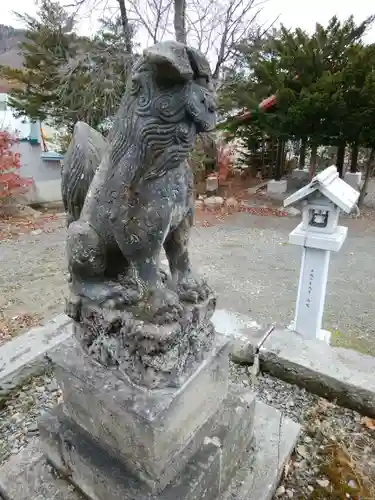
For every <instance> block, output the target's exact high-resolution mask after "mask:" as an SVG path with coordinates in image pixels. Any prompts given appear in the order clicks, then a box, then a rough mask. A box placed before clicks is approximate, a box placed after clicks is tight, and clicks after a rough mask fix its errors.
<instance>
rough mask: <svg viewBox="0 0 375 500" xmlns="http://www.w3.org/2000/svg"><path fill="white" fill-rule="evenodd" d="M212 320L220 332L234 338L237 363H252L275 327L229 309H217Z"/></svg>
mask: <svg viewBox="0 0 375 500" xmlns="http://www.w3.org/2000/svg"><path fill="white" fill-rule="evenodd" d="M211 321H212V322H213V324H214V326H215V330H216V331H217V332H218V333H221V334H222V335H226V336H228V337H230V338H231V339H232V351H231V358H232V361H234V362H235V363H249V362H251V363H252V362H253V360H254V356H255V355H256V354H257V353H258V351H259V347H260V346H261V345H262V344H263V342H264V340H265V339H266V338H267V336H268V335H269V334H270V332H271V331H272V329H273V326H271V325H268V326H264V325H260V324H259V323H257V322H256V321H254V320H253V319H251V318H250V317H249V316H245V315H244V314H239V313H237V312H234V311H229V310H228V309H216V311H215V313H214V315H213V316H212V319H211Z"/></svg>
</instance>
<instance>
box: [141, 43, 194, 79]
mask: <svg viewBox="0 0 375 500" xmlns="http://www.w3.org/2000/svg"><path fill="white" fill-rule="evenodd" d="M143 56H144V58H145V59H146V61H147V62H149V63H151V64H153V65H154V66H155V68H156V70H157V73H158V76H160V77H161V78H165V79H167V80H173V79H174V80H183V81H188V80H192V79H193V77H194V70H193V68H192V66H191V62H190V57H189V54H188V51H187V48H186V45H184V44H183V43H179V42H175V41H170V42H160V43H157V44H156V45H153V46H152V47H149V48H147V49H145V50H144V51H143Z"/></svg>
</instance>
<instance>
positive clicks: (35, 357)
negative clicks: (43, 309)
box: [0, 314, 72, 397]
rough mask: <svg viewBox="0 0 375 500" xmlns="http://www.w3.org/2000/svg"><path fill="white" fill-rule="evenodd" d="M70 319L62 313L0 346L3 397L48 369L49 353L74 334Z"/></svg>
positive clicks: (0, 377)
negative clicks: (47, 355) (47, 357)
mask: <svg viewBox="0 0 375 500" xmlns="http://www.w3.org/2000/svg"><path fill="white" fill-rule="evenodd" d="M70 323H71V320H70V318H68V316H66V315H65V314H59V315H58V316H56V317H55V318H54V319H52V320H51V321H49V322H48V323H46V324H45V325H43V326H40V327H36V328H32V329H31V330H29V331H28V332H26V333H24V334H22V335H19V336H18V337H16V338H14V339H13V340H10V341H9V342H6V343H5V344H3V345H2V346H1V347H0V397H1V396H4V395H6V394H8V393H9V392H11V391H12V390H14V389H16V388H17V387H19V386H20V385H22V383H23V382H25V381H26V380H28V379H29V378H30V377H32V376H35V375H39V374H40V373H43V371H44V370H45V367H46V364H47V360H46V358H45V355H46V353H47V352H48V351H49V350H50V349H52V348H54V347H55V346H57V345H59V344H61V343H62V342H65V340H67V339H68V338H69V337H71V335H72V328H71V324H70Z"/></svg>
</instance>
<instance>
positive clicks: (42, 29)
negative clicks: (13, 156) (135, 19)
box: [0, 0, 130, 130]
mask: <svg viewBox="0 0 375 500" xmlns="http://www.w3.org/2000/svg"><path fill="white" fill-rule="evenodd" d="M20 17H22V19H23V20H24V22H25V23H26V26H27V30H26V36H25V41H24V42H23V43H22V44H21V51H22V53H23V56H24V64H23V68H22V69H21V70H15V69H13V68H9V67H2V68H0V72H1V74H2V76H3V77H5V78H7V79H8V80H10V81H13V82H14V83H16V84H17V85H16V86H15V87H14V89H13V90H12V91H11V92H10V105H11V106H12V107H13V108H14V109H15V110H16V112H17V113H18V114H19V115H24V116H29V117H30V118H34V119H36V118H39V119H41V120H45V119H48V120H49V121H50V122H51V123H52V124H54V125H55V126H57V127H61V126H63V127H66V128H67V129H68V130H72V128H73V126H74V123H75V122H76V121H77V120H83V121H85V122H87V123H88V124H89V125H91V126H92V127H94V128H101V129H105V128H106V120H107V119H108V118H110V117H111V115H112V114H113V113H114V111H115V110H116V109H117V106H118V104H119V101H120V99H121V95H122V94H123V92H124V89H125V84H126V78H127V70H128V68H129V59H130V56H129V54H128V53H127V49H126V47H127V44H128V40H125V39H124V36H123V27H122V24H121V21H120V19H116V20H115V21H114V22H110V21H107V20H103V21H102V27H101V29H100V30H99V32H98V33H95V34H94V35H93V36H92V37H91V38H88V37H82V36H79V35H77V33H76V32H75V30H74V19H73V18H72V16H71V15H69V14H68V13H67V12H66V11H65V10H64V8H63V7H61V6H60V4H59V3H58V2H56V1H54V0H42V3H41V5H40V8H39V11H38V13H37V16H36V17H32V16H20Z"/></svg>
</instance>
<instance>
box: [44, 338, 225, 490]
mask: <svg viewBox="0 0 375 500" xmlns="http://www.w3.org/2000/svg"><path fill="white" fill-rule="evenodd" d="M229 350H230V340H229V339H228V337H225V336H222V335H217V336H216V339H215V343H214V346H213V348H212V350H211V352H210V354H209V355H208V357H207V358H206V359H205V361H204V362H202V363H201V365H200V367H199V369H198V370H197V371H196V372H195V373H194V375H193V376H191V377H190V378H189V379H188V381H187V382H186V383H185V384H184V385H182V386H181V387H179V388H166V389H159V390H153V391H148V390H146V389H143V388H139V387H137V386H134V385H133V384H131V383H126V382H125V381H124V380H121V379H119V378H118V377H117V376H116V371H115V370H111V369H108V368H104V367H103V366H102V365H100V364H98V363H97V362H95V361H94V360H92V358H90V357H89V356H88V355H87V354H86V353H85V352H84V351H83V350H82V348H81V346H80V345H79V344H78V343H77V341H76V339H75V338H72V339H70V340H69V341H68V342H65V343H64V345H63V346H61V348H57V349H56V350H54V351H52V352H50V354H49V357H50V360H51V362H52V365H53V368H54V372H55V376H56V378H57V381H58V382H59V384H60V386H61V387H62V390H63V396H64V411H65V412H66V414H67V415H69V416H70V418H71V419H72V420H73V421H75V422H76V423H77V424H78V425H80V426H81V427H82V428H83V429H84V430H85V431H86V432H87V433H88V434H90V435H92V436H93V437H94V438H95V439H97V440H98V441H99V442H101V443H103V446H106V447H108V448H110V449H112V450H113V453H117V455H118V457H119V458H120V459H121V460H122V461H123V462H124V463H125V464H127V465H128V467H129V469H131V470H133V472H134V473H135V474H138V476H139V477H141V478H142V480H144V481H148V482H149V483H150V484H151V485H152V484H154V482H155V481H157V480H158V479H159V477H160V476H161V475H162V473H163V471H164V470H165V468H166V466H167V465H168V463H169V462H170V461H171V459H172V457H174V456H176V455H177V454H178V453H179V452H180V451H181V450H183V449H184V448H185V446H186V445H187V443H188V442H190V441H191V439H192V437H193V436H195V435H196V434H197V431H198V430H199V429H200V428H201V427H202V426H203V425H204V424H205V423H206V422H207V420H209V419H210V418H211V417H212V416H213V415H214V414H215V413H216V412H217V411H218V409H219V407H220V406H221V403H222V401H223V399H224V398H225V397H226V395H227V392H228V363H229V356H228V354H229ZM93 408H95V412H93ZM198 445H199V443H198ZM194 451H195V450H194V449H192V453H193V452H194ZM180 466H181V467H183V466H184V463H180Z"/></svg>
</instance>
